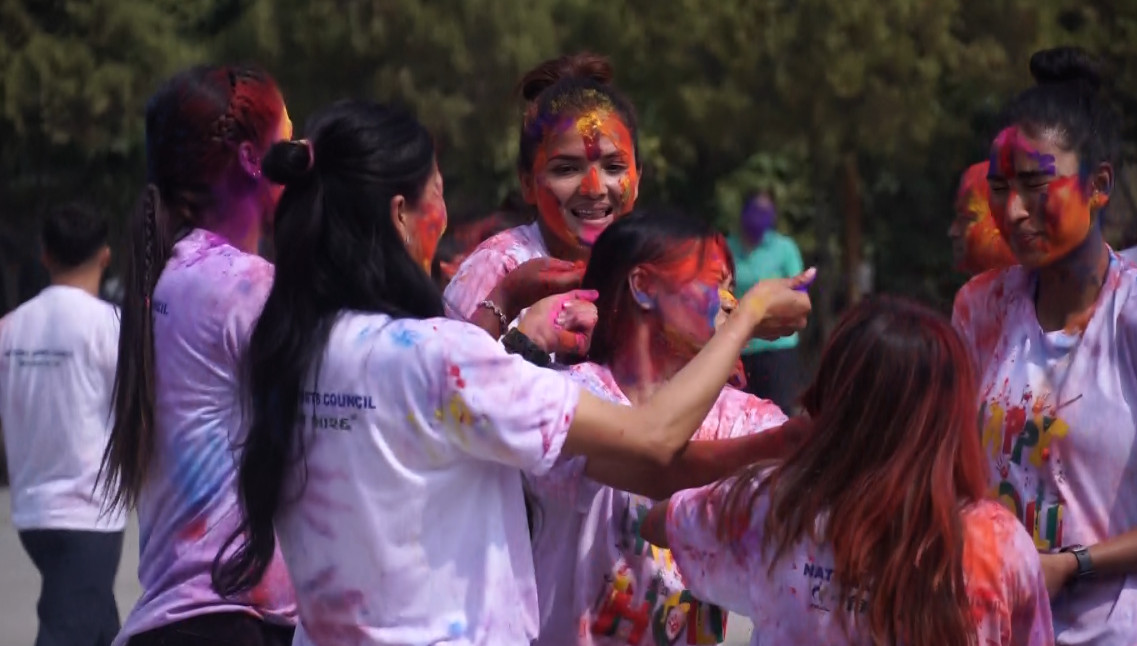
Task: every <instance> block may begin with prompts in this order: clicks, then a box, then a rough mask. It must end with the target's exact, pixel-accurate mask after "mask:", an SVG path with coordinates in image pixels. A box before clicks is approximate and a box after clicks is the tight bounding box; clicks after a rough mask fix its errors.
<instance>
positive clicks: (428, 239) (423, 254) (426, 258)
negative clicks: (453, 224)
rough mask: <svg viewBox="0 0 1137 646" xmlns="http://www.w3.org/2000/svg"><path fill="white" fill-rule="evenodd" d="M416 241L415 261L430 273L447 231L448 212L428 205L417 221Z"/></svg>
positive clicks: (415, 225)
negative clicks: (441, 240) (440, 242)
mask: <svg viewBox="0 0 1137 646" xmlns="http://www.w3.org/2000/svg"><path fill="white" fill-rule="evenodd" d="M414 228H415V241H416V242H417V245H416V246H417V247H418V249H417V252H415V256H416V257H415V260H416V261H418V263H419V265H421V266H422V268H423V269H425V270H426V272H427V273H430V265H431V263H433V262H434V254H435V252H436V251H437V250H438V241H439V239H440V238H442V233H443V232H444V231H445V230H446V210H445V209H444V208H439V207H438V206H437V205H435V204H426V205H424V207H423V212H422V214H421V215H419V217H418V218H416V219H415V223H414Z"/></svg>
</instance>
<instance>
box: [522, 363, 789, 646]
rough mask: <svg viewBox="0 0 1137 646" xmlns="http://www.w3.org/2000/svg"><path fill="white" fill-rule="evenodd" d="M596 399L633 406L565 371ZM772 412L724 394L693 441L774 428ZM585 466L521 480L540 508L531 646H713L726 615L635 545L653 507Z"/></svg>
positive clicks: (585, 370)
mask: <svg viewBox="0 0 1137 646" xmlns="http://www.w3.org/2000/svg"><path fill="white" fill-rule="evenodd" d="M570 374H571V375H572V376H573V378H574V379H575V380H577V381H579V382H580V383H581V384H583V385H584V386H585V387H586V388H587V389H588V390H589V391H591V392H592V393H594V394H596V395H597V396H599V397H602V398H604V399H608V400H610V401H613V402H617V403H621V404H624V405H631V403H630V402H629V401H628V399H627V398H626V397H625V396H624V394H623V393H622V392H621V391H620V387H619V385H618V384H617V383H616V381H615V379H614V378H613V377H612V373H611V371H609V370H608V368H606V367H604V366H600V365H597V364H594V363H583V364H579V365H576V366H573V367H572V368H571V369H570ZM785 421H786V416H785V414H784V413H782V410H781V409H780V408H778V406H777V405H775V404H774V403H772V402H769V401H766V400H763V399H759V398H757V397H754V396H753V395H748V394H746V393H744V392H741V391H738V390H735V389H733V388H724V389H723V391H722V394H721V395H719V398H718V400H717V401H716V402H715V404H714V407H713V408H711V411H710V413H709V414H708V415H707V418H706V420H705V421H704V422H703V425H702V426H701V427H700V428H699V430H698V431H696V433H695V439H700V440H711V439H726V438H731V437H741V436H744V435H750V434H753V433H758V432H760V431H763V430H765V429H768V428H771V427H775V426H781V425H782V424H783V423H784V422H785ZM585 464H586V460H585V458H582V457H577V458H573V459H571V460H562V461H560V462H558V463H557V465H556V466H555V467H553V469H552V470H551V471H550V472H549V473H548V474H546V475H544V476H528V477H527V478H526V482H527V485H528V487H529V490H530V493H531V494H532V495H533V496H534V497H535V500H536V503H537V514H536V522H535V523H534V525H535V527H534V530H535V531H534V536H533V559H534V562H535V564H536V568H537V590H538V594H539V597H540V608H541V634H540V637H538V639H537V641H536V642H534V644H535V645H536V646H628V645H632V646H664V645H670V644H718V643H720V642H722V641H723V638H724V637H725V634H726V624H725V621H726V613H724V612H723V611H722V609H721V608H718V607H716V606H713V605H711V604H708V603H705V602H703V601H701V600H700V599H698V598H696V595H692V593H691V591H689V590H688V589H687V586H685V585H684V583H683V579H682V578H681V577H680V576H679V572H678V570H677V569H676V568H675V562H674V561H673V560H672V559H671V555H670V553H668V551H667V550H661V549H658V548H656V547H653V546H652V545H650V544H648V543H647V542H645V541H644V540H643V539H642V538H640V536H639V524H640V522H642V520H643V518H644V516H645V515H646V514H647V512H648V510H649V509H651V507H652V505H653V504H654V501H652V500H651V499H649V498H646V497H644V496H639V495H636V494H631V493H628V492H625V491H619V490H617V489H613V488H612V487H608V486H605V485H602V484H600V483H598V482H596V481H594V480H592V479H590V478H588V477H586V476H585V475H584V468H585Z"/></svg>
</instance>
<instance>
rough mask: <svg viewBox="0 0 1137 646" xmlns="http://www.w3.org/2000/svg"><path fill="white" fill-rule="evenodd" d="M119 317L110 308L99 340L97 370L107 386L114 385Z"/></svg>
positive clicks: (115, 310) (119, 325) (119, 326)
mask: <svg viewBox="0 0 1137 646" xmlns="http://www.w3.org/2000/svg"><path fill="white" fill-rule="evenodd" d="M121 324H122V322H121V317H120V314H119V309H118V308H117V307H115V308H112V310H111V312H110V313H109V314H108V315H107V317H106V323H105V325H103V333H102V337H101V338H100V339H99V366H98V368H99V370H100V371H101V372H102V374H103V376H104V377H105V378H106V383H107V384H108V386H109V385H111V384H113V383H114V378H115V371H116V370H117V368H118V335H119V330H120V328H121Z"/></svg>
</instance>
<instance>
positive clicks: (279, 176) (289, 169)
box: [261, 141, 313, 186]
mask: <svg viewBox="0 0 1137 646" xmlns="http://www.w3.org/2000/svg"><path fill="white" fill-rule="evenodd" d="M312 162H313V158H312V147H311V145H310V144H309V143H308V142H306V141H278V142H276V143H275V144H273V145H272V147H270V148H269V149H268V152H267V153H265V156H264V159H263V160H261V170H262V171H263V172H264V174H265V177H267V178H268V179H269V180H270V181H272V182H274V183H276V184H283V185H285V186H287V185H289V184H295V183H296V182H299V181H301V180H303V179H306V178H307V177H308V176H309V174H310V171H311V170H312Z"/></svg>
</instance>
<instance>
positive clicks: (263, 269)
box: [102, 65, 295, 646]
mask: <svg viewBox="0 0 1137 646" xmlns="http://www.w3.org/2000/svg"><path fill="white" fill-rule="evenodd" d="M291 136H292V122H291V121H290V120H289V118H288V111H287V110H286V109H285V107H284V100H283V98H282V97H281V95H280V90H279V89H278V88H277V85H276V82H275V81H273V79H272V78H271V77H269V76H268V75H267V74H265V73H264V72H261V71H259V70H256V69H253V68H249V67H244V66H229V65H224V66H199V67H194V68H191V69H188V70H185V71H183V72H181V73H179V74H177V75H175V76H174V77H173V78H171V79H170V80H169V81H167V82H166V83H165V84H164V85H162V86H161V87H160V88H159V89H158V91H157V92H156V93H155V94H154V96H152V97H151V98H150V101H149V103H147V105H146V181H147V186H146V190H145V192H144V193H143V195H142V199H141V201H140V203H139V209H138V211H137V212H136V213H135V214H134V215H133V216H132V219H131V220H130V222H129V227H130V228H129V231H128V241H127V268H126V294H125V298H124V302H123V306H122V331H121V335H120V339H119V349H118V373H117V375H116V377H115V396H114V413H115V420H114V427H113V430H112V432H111V436H110V441H109V443H108V445H107V448H106V453H105V456H104V458H103V469H104V472H103V474H102V478H103V483H104V485H105V487H106V489H107V490H108V492H109V493H110V495H111V500H112V503H113V505H115V506H118V505H122V506H127V507H136V508H137V510H138V524H139V533H140V548H141V554H140V557H139V563H138V579H139V582H140V583H141V584H142V590H143V592H142V598H141V599H139V600H138V603H137V605H135V607H134V610H133V611H131V613H130V616H129V617H127V620H126V624H125V626H124V627H123V629H122V632H121V633H120V634H119V636H118V639H117V640H116V642H115V643H116V644H117V645H118V646H122V645H123V644H127V643H129V644H130V645H131V646H146V645H148V644H154V645H159V644H170V645H175V644H200V643H205V642H208V643H211V644H219V645H220V644H232V645H234V646H245V645H252V646H260V645H261V644H281V645H283V644H288V643H289V642H290V641H291V639H292V633H293V627H294V625H295V601H294V598H293V593H292V585H291V582H290V581H289V579H288V573H287V571H286V570H285V567H284V562H283V561H282V560H281V559H280V557H279V555H273V556H272V558H271V559H270V562H269V564H268V567H266V568H265V571H264V576H263V577H261V578H259V579H258V580H257V581H256V582H255V585H253V586H250V588H249V589H248V590H247V591H246V592H245V593H243V594H241V595H237V596H234V597H231V598H226V597H222V596H221V595H218V594H217V593H216V592H215V591H214V590H213V588H212V584H211V580H210V570H211V567H212V564H213V560H214V557H215V556H216V555H217V551H218V549H219V548H220V547H221V545H222V543H223V541H224V540H225V538H226V537H228V536H229V534H230V533H231V532H232V531H233V528H234V527H236V526H237V523H238V516H239V514H238V509H237V489H236V482H235V480H234V478H235V476H236V457H235V455H234V454H235V448H236V447H237V446H239V445H240V442H241V436H242V430H243V428H244V427H243V424H242V418H241V401H240V397H239V393H240V387H239V386H240V385H239V379H238V376H239V372H240V369H239V366H240V358H241V355H242V353H243V350H244V348H245V345H246V344H247V342H248V339H249V334H250V333H251V332H252V326H253V322H254V321H255V320H256V318H257V316H258V315H259V314H260V311H261V307H262V306H263V305H264V299H265V297H266V296H267V295H268V290H269V286H270V285H271V284H272V279H273V267H272V265H271V264H269V262H268V261H266V260H264V259H263V258H260V257H258V256H257V255H255V254H256V250H257V248H258V246H259V244H260V241H261V238H262V235H263V233H264V232H265V231H266V230H267V229H268V228H269V227H270V226H271V223H272V217H273V209H274V208H275V206H276V202H277V200H278V199H279V197H280V192H281V187H280V186H279V185H276V184H274V183H273V182H271V181H269V179H268V178H266V177H265V176H264V175H263V174H262V173H261V159H262V158H263V157H264V155H265V154H266V153H267V152H268V150H269V147H270V146H272V144H273V143H274V142H277V141H281V140H287V139H289V138H291Z"/></svg>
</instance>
